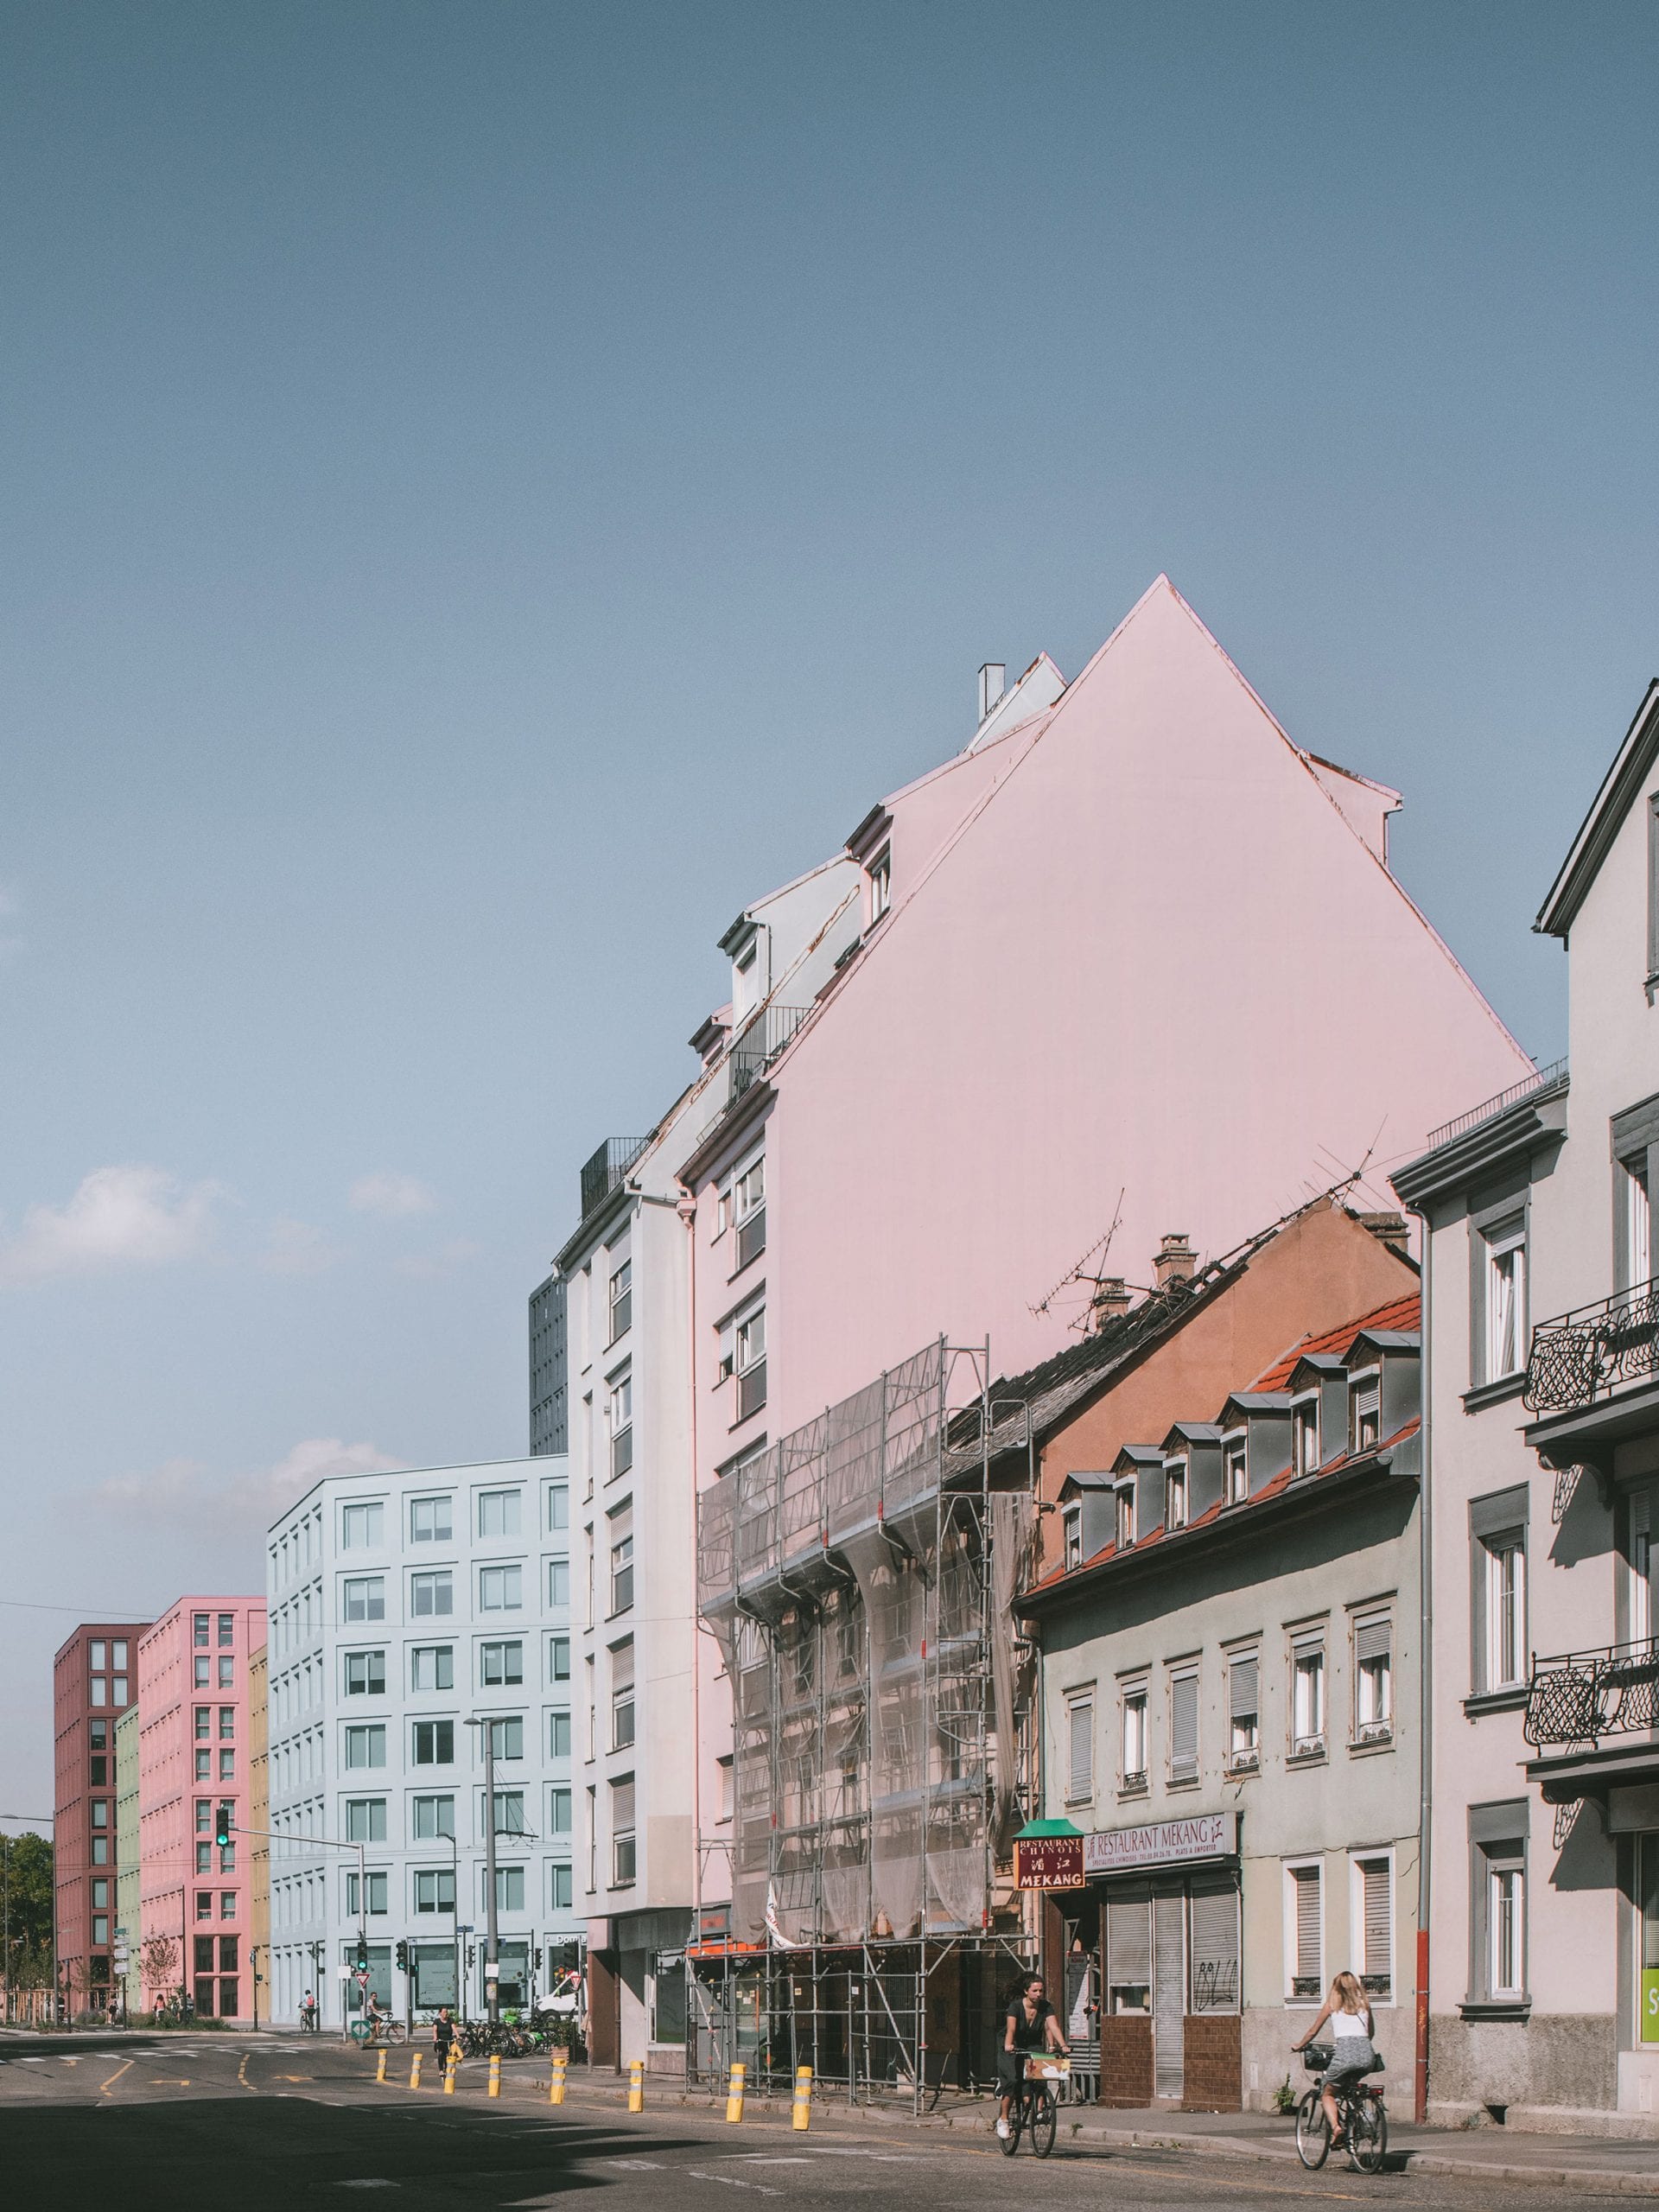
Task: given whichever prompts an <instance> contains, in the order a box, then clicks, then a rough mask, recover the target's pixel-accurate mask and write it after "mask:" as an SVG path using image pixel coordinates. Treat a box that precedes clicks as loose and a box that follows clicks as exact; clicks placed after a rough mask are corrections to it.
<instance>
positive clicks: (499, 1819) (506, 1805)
mask: <svg viewBox="0 0 1659 2212" xmlns="http://www.w3.org/2000/svg"><path fill="white" fill-rule="evenodd" d="M487 1796H488V1792H487V1791H486V1790H483V1789H480V1791H479V1793H478V1825H479V1830H480V1834H482V1833H483V1832H484V1827H485V1823H486V1821H487V1820H488V1819H489V1812H488V1808H487V1807H486V1802H485V1801H486V1797H487ZM495 1832H496V1834H497V1835H528V1834H529V1833H530V1830H529V1829H528V1828H527V1827H525V1826H524V1791H523V1790H522V1789H498V1790H497V1791H496V1793H495Z"/></svg>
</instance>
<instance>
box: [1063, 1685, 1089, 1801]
mask: <svg viewBox="0 0 1659 2212" xmlns="http://www.w3.org/2000/svg"><path fill="white" fill-rule="evenodd" d="M1080 1725H1081V1726H1082V1727H1083V1729H1084V1731H1086V1734H1085V1735H1084V1737H1083V1738H1082V1739H1081V1740H1084V1741H1085V1742H1086V1744H1087V1746H1088V1752H1089V1763H1088V1771H1087V1773H1086V1774H1082V1775H1080V1774H1079V1773H1078V1772H1077V1746H1078V1743H1079V1740H1080V1738H1079V1733H1078V1731H1079V1726H1080ZM1065 1746H1066V1749H1065V1802H1066V1803H1067V1804H1068V1805H1087V1804H1090V1803H1092V1802H1093V1801H1094V1795H1095V1686H1094V1684H1093V1683H1092V1682H1086V1683H1082V1684H1080V1685H1079V1686H1078V1687H1077V1688H1075V1689H1069V1690H1067V1691H1066V1693H1065Z"/></svg>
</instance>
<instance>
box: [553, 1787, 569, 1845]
mask: <svg viewBox="0 0 1659 2212" xmlns="http://www.w3.org/2000/svg"><path fill="white" fill-rule="evenodd" d="M570 1799H571V1793H570V1792H569V1790H568V1789H550V1790H549V1791H548V1793H547V1832H548V1834H550V1835H569V1833H570V1818H571V1811H570Z"/></svg>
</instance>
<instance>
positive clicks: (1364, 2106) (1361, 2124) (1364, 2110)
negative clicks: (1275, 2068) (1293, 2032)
mask: <svg viewBox="0 0 1659 2212" xmlns="http://www.w3.org/2000/svg"><path fill="white" fill-rule="evenodd" d="M1331 2060H1332V2048H1331V2045H1330V2044H1309V2045H1308V2046H1307V2048H1306V2050H1304V2051H1303V2053H1302V2063H1303V2065H1304V2066H1306V2069H1307V2070H1308V2072H1309V2073H1310V2074H1316V2075H1323V2074H1324V2072H1325V2069H1326V2068H1327V2067H1328V2066H1329V2065H1330V2063H1331ZM1382 2063H1383V2062H1382V2061H1381V2059H1379V2060H1378V2061H1377V2064H1378V2065H1379V2066H1380V2065H1381V2064H1382ZM1331 2094H1332V2096H1333V2097H1334V2098H1335V2099H1336V2101H1337V2113H1338V2119H1339V2120H1340V2122H1341V2126H1342V2135H1343V2139H1344V2142H1345V2143H1346V2145H1347V2148H1348V2155H1349V2158H1351V2160H1352V2162H1353V2164H1355V2165H1356V2166H1357V2168H1358V2170H1359V2171H1360V2172H1361V2173H1363V2174H1380V2173H1381V2172H1382V2171H1383V2160H1384V2159H1385V2158H1387V2157H1388V2154H1389V2114H1388V2107H1386V2106H1385V2105H1384V2103H1383V2091H1382V2089H1381V2088H1380V2087H1379V2085H1378V2084H1377V2083H1376V2082H1337V2083H1335V2084H1333V2085H1332V2091H1331ZM1296 2155H1297V2157H1298V2158H1300V2160H1301V2162H1302V2164H1304V2165H1305V2166H1306V2168H1307V2170H1308V2171H1309V2172H1310V2173H1317V2172H1318V2171H1319V2168H1320V2167H1321V2166H1322V2165H1323V2164H1325V2160H1326V2159H1327V2158H1329V2157H1330V2155H1331V2122H1330V2120H1329V2118H1328V2116H1327V2115H1326V2113H1325V2099H1324V2096H1323V2094H1322V2090H1321V2085H1320V2083H1319V2082H1317V2081H1316V2082H1314V2083H1313V2086H1312V2088H1309V2089H1308V2090H1307V2091H1306V2094H1304V2096H1303V2098H1302V2101H1301V2102H1300V2104H1299V2105H1298V2106H1297V2107H1296Z"/></svg>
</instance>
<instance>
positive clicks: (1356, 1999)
mask: <svg viewBox="0 0 1659 2212" xmlns="http://www.w3.org/2000/svg"><path fill="white" fill-rule="evenodd" d="M1327 2020H1328V2021H1329V2022H1330V2024H1331V2041H1332V2060H1331V2063H1330V2064H1329V2066H1327V2067H1326V2068H1325V2078H1324V2080H1323V2081H1322V2082H1320V2084H1319V2101H1320V2103H1321V2104H1322V2105H1323V2106H1324V2107H1325V2120H1326V2122H1327V2123H1328V2125H1329V2126H1330V2130H1331V2148H1332V2150H1333V2151H1342V2150H1345V2149H1346V2148H1347V2145H1346V2143H1345V2142H1344V2139H1343V2134H1342V2115H1341V2113H1339V2112H1338V2109H1337V2098H1336V2092H1337V2091H1338V2089H1339V2088H1357V2087H1358V2085H1359V2083H1360V2082H1362V2081H1363V2079H1364V2077H1365V2076H1366V2075H1368V2074H1370V2073H1374V2072H1375V2071H1376V2066H1377V2063H1378V2062H1377V2056H1376V2046H1375V2045H1374V2044H1373V2043H1372V2041H1371V2037H1372V2034H1373V2032H1374V2031H1375V2027H1376V2023H1375V2021H1374V2020H1373V2018H1372V2017H1371V2007H1370V2000H1369V1999H1367V1997H1366V1994H1365V1992H1364V1991H1363V1989H1362V1988H1361V1987H1360V1986H1359V1977H1358V1976H1357V1974H1338V1976H1337V1978H1336V1980H1334V1981H1333V1982H1332V1985H1331V1993H1330V1995H1329V1996H1328V1997H1327V1998H1326V1999H1325V2004H1324V2006H1323V2007H1322V2009H1321V2011H1320V2013H1319V2018H1318V2019H1317V2020H1315V2021H1314V2023H1313V2026H1312V2027H1311V2028H1310V2029H1309V2030H1308V2031H1307V2033H1306V2035H1305V2036H1304V2037H1302V2039H1301V2041H1300V2043H1299V2044H1293V2045H1292V2046H1291V2048H1292V2049H1293V2050H1306V2049H1307V2046H1308V2045H1309V2044H1311V2043H1313V2042H1316V2041H1317V2040H1318V2038H1319V2030H1320V2029H1321V2028H1322V2027H1324V2025H1325V2022H1326V2021H1327Z"/></svg>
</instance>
